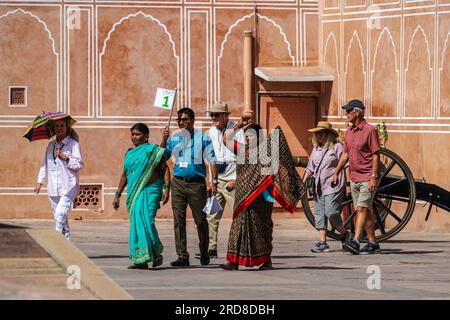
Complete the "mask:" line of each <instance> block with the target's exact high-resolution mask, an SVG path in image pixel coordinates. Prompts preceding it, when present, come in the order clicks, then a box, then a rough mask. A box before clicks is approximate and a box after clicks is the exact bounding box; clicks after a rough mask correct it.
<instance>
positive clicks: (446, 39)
mask: <svg viewBox="0 0 450 320" xmlns="http://www.w3.org/2000/svg"><path fill="white" fill-rule="evenodd" d="M449 39H450V32H449V33H447V37H446V38H445V43H444V49H442V55H441V66H440V67H439V71H442V70H444V60H445V51H447V44H448V40H449Z"/></svg>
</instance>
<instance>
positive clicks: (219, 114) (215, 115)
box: [209, 113, 223, 119]
mask: <svg viewBox="0 0 450 320" xmlns="http://www.w3.org/2000/svg"><path fill="white" fill-rule="evenodd" d="M222 115H223V113H210V114H209V116H210V117H211V118H213V119H214V118H219V117H220V116H222Z"/></svg>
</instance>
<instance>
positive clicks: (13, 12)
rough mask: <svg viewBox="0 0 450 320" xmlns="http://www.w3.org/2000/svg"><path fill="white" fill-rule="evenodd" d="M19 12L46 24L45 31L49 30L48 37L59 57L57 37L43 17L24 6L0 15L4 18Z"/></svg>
mask: <svg viewBox="0 0 450 320" xmlns="http://www.w3.org/2000/svg"><path fill="white" fill-rule="evenodd" d="M18 12H20V13H23V14H24V15H27V16H31V17H32V18H34V19H36V20H37V21H38V22H39V23H40V24H42V25H43V26H44V29H45V31H47V34H48V38H49V39H50V41H51V42H52V49H53V54H54V55H55V56H57V57H58V56H59V54H58V52H56V45H55V39H53V37H52V33H51V32H50V30H49V29H48V27H47V24H46V23H45V22H44V21H42V20H41V18H39V17H38V16H36V15H34V14H32V13H31V12H29V11H25V10H23V9H22V8H19V9H16V10H13V11H8V12H7V13H5V14H2V15H1V16H0V20H2V19H3V18H6V17H7V16H9V15H12V14H16V13H18Z"/></svg>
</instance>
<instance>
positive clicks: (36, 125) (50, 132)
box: [23, 112, 77, 142]
mask: <svg viewBox="0 0 450 320" xmlns="http://www.w3.org/2000/svg"><path fill="white" fill-rule="evenodd" d="M65 118H70V126H72V125H73V124H74V123H75V122H77V121H76V120H75V119H73V118H72V117H71V116H70V115H68V114H65V113H62V112H44V113H42V114H40V115H38V116H37V117H36V118H34V120H33V122H32V123H31V124H30V125H29V126H28V129H27V130H26V131H25V133H24V134H23V137H24V138H27V139H28V140H30V142H31V141H36V140H40V139H50V138H51V137H53V136H54V135H55V129H54V127H53V123H54V121H56V120H61V119H65Z"/></svg>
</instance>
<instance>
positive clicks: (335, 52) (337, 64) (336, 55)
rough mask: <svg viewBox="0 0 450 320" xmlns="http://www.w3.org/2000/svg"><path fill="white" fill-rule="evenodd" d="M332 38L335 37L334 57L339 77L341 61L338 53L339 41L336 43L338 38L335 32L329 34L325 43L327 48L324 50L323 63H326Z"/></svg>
mask: <svg viewBox="0 0 450 320" xmlns="http://www.w3.org/2000/svg"><path fill="white" fill-rule="evenodd" d="M331 37H333V41H334V55H335V57H336V72H337V74H338V75H339V74H340V72H339V59H338V52H337V41H336V37H335V35H334V33H333V32H330V33H329V34H328V37H327V40H326V41H325V47H324V49H323V56H322V61H323V62H324V63H325V57H326V55H327V49H328V41H329V40H330V38H331Z"/></svg>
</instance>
